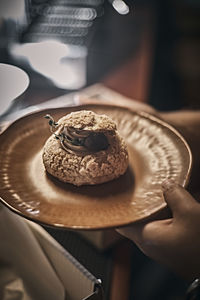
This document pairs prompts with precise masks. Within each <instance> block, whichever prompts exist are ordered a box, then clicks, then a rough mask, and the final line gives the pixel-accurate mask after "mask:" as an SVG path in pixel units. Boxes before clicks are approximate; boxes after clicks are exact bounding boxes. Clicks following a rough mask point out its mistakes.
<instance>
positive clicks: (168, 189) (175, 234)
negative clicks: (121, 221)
mask: <svg viewBox="0 0 200 300" xmlns="http://www.w3.org/2000/svg"><path fill="white" fill-rule="evenodd" d="M163 191H164V197H165V201H166V202H167V204H168V207H169V208H170V210H171V212H172V217H170V218H167V219H158V220H151V221H144V222H140V223H139V222H138V223H136V224H134V225H132V226H128V227H124V228H121V229H118V230H117V231H118V232H119V233H120V234H122V235H124V236H126V237H128V238H129V239H131V240H132V241H134V242H135V244H136V245H137V246H138V247H139V248H140V249H141V250H142V251H143V252H144V254H145V255H147V256H149V257H150V258H152V259H154V260H156V261H158V262H160V263H162V264H164V265H166V266H167V267H169V268H170V269H172V270H174V271H175V272H176V273H177V274H179V275H180V276H182V277H184V278H185V279H189V280H192V279H194V278H196V277H199V276H200V203H198V202H197V201H196V200H195V199H194V198H193V197H192V196H191V195H190V194H189V193H188V192H187V191H186V190H185V189H184V188H182V187H181V186H179V185H177V184H175V183H173V182H172V181H166V182H165V183H164V184H163Z"/></svg>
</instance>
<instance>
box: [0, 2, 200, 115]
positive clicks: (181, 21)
mask: <svg viewBox="0 0 200 300" xmlns="http://www.w3.org/2000/svg"><path fill="white" fill-rule="evenodd" d="M199 7H200V3H199V1H198V0H182V1H180V0H174V1H172V0H168V1H164V2H163V1H162V2H161V1H158V0H149V1H145V0H136V1H131V0H126V1H122V0H27V1H26V0H16V1H12V0H7V1H5V0H1V1H0V62H3V63H11V64H14V65H17V66H19V67H21V68H23V69H24V70H25V71H27V73H28V74H29V76H30V78H31V85H30V87H29V90H28V95H29V104H32V103H34V104H35V103H37V102H41V101H44V100H46V99H47V98H53V97H54V96H57V95H61V94H64V93H68V92H71V91H74V90H79V89H82V88H84V87H86V86H89V85H91V84H94V83H97V82H103V83H104V84H106V85H107V86H108V87H111V88H113V89H115V90H116V91H118V92H121V93H122V94H124V95H126V96H128V97H130V98H134V99H136V100H138V101H143V102H148V103H150V104H151V105H153V106H154V107H155V108H158V109H161V110H173V109H180V108H182V107H190V108H193V107H194V108H197V107H199V106H200V104H199V92H200V91H199V89H200V87H199V77H200V63H199V60H200V57H199V53H200V51H199V50H200V41H199V32H200V18H199V15H200V9H199ZM36 94H37V97H35V95H36ZM27 103H28V102H27ZM23 105H26V103H23Z"/></svg>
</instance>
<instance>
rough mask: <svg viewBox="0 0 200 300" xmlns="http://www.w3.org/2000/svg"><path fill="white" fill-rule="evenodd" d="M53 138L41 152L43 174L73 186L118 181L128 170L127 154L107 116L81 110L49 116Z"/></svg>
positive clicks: (113, 124) (121, 139)
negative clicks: (59, 115) (62, 115)
mask: <svg viewBox="0 0 200 300" xmlns="http://www.w3.org/2000/svg"><path fill="white" fill-rule="evenodd" d="M46 118H48V119H49V124H50V126H51V131H52V135H51V136H50V137H49V138H48V140H47V141H46V143H45V145H44V149H43V155H42V157H43V163H44V166H45V168H46V171H47V172H48V173H50V174H51V175H53V176H54V177H57V178H58V179H59V180H60V181H63V182H68V183H71V184H74V185H76V186H80V185H94V184H100V183H103V182H107V181H110V180H113V179H115V178H118V177H119V176H120V175H122V174H124V173H125V171H126V169H127V167H128V151H127V146H126V143H125V141H124V139H123V138H122V137H121V136H120V135H119V133H118V131H117V128H116V124H115V122H114V121H113V120H112V119H111V118H109V117H108V116H106V115H99V114H96V113H94V112H92V111H87V110H82V111H77V112H72V113H70V114H67V115H66V116H64V117H62V118H61V119H60V120H59V121H58V122H57V123H56V122H55V121H54V120H53V118H52V117H51V116H50V115H47V116H46Z"/></svg>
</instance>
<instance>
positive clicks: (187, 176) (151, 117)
mask: <svg viewBox="0 0 200 300" xmlns="http://www.w3.org/2000/svg"><path fill="white" fill-rule="evenodd" d="M92 106H95V107H97V106H98V107H110V108H112V107H113V108H117V109H123V110H125V111H128V112H131V113H134V114H135V115H138V116H139V117H142V118H145V119H148V120H151V121H153V122H154V123H156V124H159V125H161V126H162V127H164V128H167V130H170V131H171V132H173V134H174V135H175V136H177V137H178V138H179V140H181V142H182V143H183V144H184V146H185V148H186V149H187V153H188V161H189V164H188V168H187V172H186V174H185V181H184V182H183V184H182V186H183V187H186V186H187V185H188V183H189V180H190V176H191V171H192V165H193V156H192V152H191V149H190V146H189V144H188V142H187V141H186V140H185V138H184V137H183V136H182V134H181V133H180V132H179V131H178V130H177V129H176V128H174V127H173V126H172V125H171V124H169V123H167V122H166V121H164V120H162V119H161V118H159V117H158V116H155V115H153V114H151V113H149V112H145V111H139V110H134V109H132V108H128V107H125V106H121V105H113V104H110V103H96V102H95V103H92V102H91V103H86V104H85V103H83V104H79V105H76V104H75V105H71V106H61V107H58V108H55V107H53V108H52V107H51V108H43V109H38V110H37V111H34V112H29V113H27V114H26V115H24V116H22V117H20V118H18V119H17V120H14V121H13V122H11V123H10V124H9V125H8V126H7V127H6V128H5V130H3V132H1V133H0V139H1V138H2V136H4V135H6V134H7V133H8V131H9V130H10V128H12V126H14V125H15V124H16V123H19V122H23V121H24V120H25V119H26V118H29V117H31V116H33V115H37V114H41V113H43V112H47V111H48V113H50V112H52V111H55V112H56V111H57V112H58V111H62V110H64V109H66V110H72V109H73V108H74V109H76V110H78V109H79V108H80V110H82V109H83V108H85V109H89V108H90V107H92ZM0 202H1V203H3V205H5V206H6V207H7V208H8V209H9V210H11V211H12V212H14V213H16V214H17V215H20V216H21V217H23V218H25V219H27V220H29V221H33V222H35V223H37V224H40V225H43V226H47V227H53V228H60V229H67V230H78V231H82V230H83V231H84V230H85V231H96V230H105V229H112V228H121V227H125V226H130V225H131V224H135V223H137V222H141V221H142V222H143V221H145V220H148V219H149V218H151V217H154V216H156V215H157V214H158V213H159V212H161V211H162V210H163V209H165V208H166V207H167V204H166V203H162V204H161V205H160V207H158V208H157V209H156V210H155V211H154V212H151V213H149V214H147V215H146V216H144V217H142V218H141V219H139V220H135V221H130V222H127V223H123V224H112V225H107V226H105V225H102V226H96V227H90V226H89V225H84V227H83V226H78V225H74V226H67V225H64V224H60V223H50V222H46V221H42V220H41V219H37V218H34V216H29V215H27V214H24V213H23V211H21V210H19V209H17V208H16V207H14V206H12V205H11V204H10V203H8V202H7V201H6V200H4V199H3V198H2V197H1V196H0Z"/></svg>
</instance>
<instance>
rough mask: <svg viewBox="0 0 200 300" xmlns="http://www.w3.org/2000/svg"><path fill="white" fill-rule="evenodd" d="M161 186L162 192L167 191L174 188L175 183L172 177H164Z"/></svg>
mask: <svg viewBox="0 0 200 300" xmlns="http://www.w3.org/2000/svg"><path fill="white" fill-rule="evenodd" d="M161 186H162V189H163V191H164V192H169V191H171V190H173V189H174V187H175V186H176V183H175V182H174V180H172V179H166V180H165V181H163V183H162V185H161Z"/></svg>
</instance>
